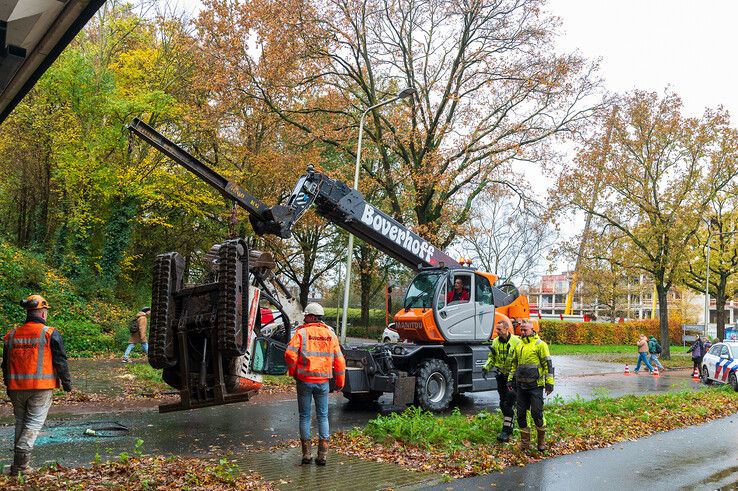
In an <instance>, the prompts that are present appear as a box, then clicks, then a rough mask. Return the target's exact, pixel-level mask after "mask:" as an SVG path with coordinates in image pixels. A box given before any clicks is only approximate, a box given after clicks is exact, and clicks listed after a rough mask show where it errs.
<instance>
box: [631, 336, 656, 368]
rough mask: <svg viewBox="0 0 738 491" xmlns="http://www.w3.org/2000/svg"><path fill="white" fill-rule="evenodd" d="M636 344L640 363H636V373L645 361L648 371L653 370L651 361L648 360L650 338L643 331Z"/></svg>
mask: <svg viewBox="0 0 738 491" xmlns="http://www.w3.org/2000/svg"><path fill="white" fill-rule="evenodd" d="M636 346H637V347H638V363H636V369H635V373H638V371H639V370H640V369H641V363H645V364H646V368H648V371H649V372H653V367H652V366H651V362H650V361H648V338H647V337H646V335H645V334H643V333H641V334H639V335H638V342H637V343H636Z"/></svg>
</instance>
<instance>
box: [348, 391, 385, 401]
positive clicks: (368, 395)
mask: <svg viewBox="0 0 738 491" xmlns="http://www.w3.org/2000/svg"><path fill="white" fill-rule="evenodd" d="M381 396H382V392H379V391H377V390H372V391H369V392H361V393H346V392H344V393H343V397H345V398H346V399H348V401H349V403H351V404H372V403H375V402H377V400H378V399H379V398H380V397H381Z"/></svg>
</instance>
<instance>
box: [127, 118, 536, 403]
mask: <svg viewBox="0 0 738 491" xmlns="http://www.w3.org/2000/svg"><path fill="white" fill-rule="evenodd" d="M129 129H130V131H131V132H132V133H133V134H135V135H137V136H138V137H140V138H142V139H143V140H145V141H146V142H148V143H149V144H151V145H152V146H153V147H154V148H156V149H157V150H159V151H160V152H162V153H163V154H165V155H166V156H168V157H169V158H171V159H172V160H173V161H174V162H176V163H178V164H180V165H182V166H184V167H185V168H186V169H188V170H189V171H191V172H193V173H194V174H195V175H196V176H198V177H199V178H200V179H202V180H203V181H205V182H207V183H208V184H210V185H211V186H212V187H214V188H215V189H217V190H218V191H219V192H220V193H221V194H223V196H225V197H226V198H227V199H230V200H232V201H233V202H234V203H236V204H238V205H239V206H241V207H242V208H244V209H246V210H247V211H248V212H249V220H250V222H251V225H252V227H253V229H254V231H255V232H256V233H257V234H258V235H262V234H273V235H276V236H278V237H281V238H284V239H287V238H289V237H290V236H291V229H292V226H293V225H294V224H295V223H296V222H297V220H299V218H300V217H301V216H302V215H303V214H304V213H305V211H306V210H307V209H308V208H310V207H314V209H315V211H316V213H317V214H318V215H320V216H322V217H323V218H325V219H326V220H328V221H330V222H331V223H334V224H335V225H337V226H339V227H341V228H343V229H344V230H346V231H348V232H349V233H351V234H353V235H355V236H356V237H359V238H360V239H362V240H364V241H365V242H367V243H369V244H371V245H373V246H374V247H377V248H378V249H379V250H381V251H383V252H385V253H386V254H388V255H389V256H391V257H393V258H395V259H397V260H398V261H400V262H401V263H402V264H404V265H405V266H407V267H409V268H411V269H413V270H415V271H418V274H417V276H416V277H415V279H414V280H413V282H412V283H411V285H410V286H409V288H408V290H407V293H406V297H405V301H404V305H403V308H402V309H401V310H400V312H398V313H397V314H396V315H395V317H394V321H395V328H396V330H397V331H398V333H399V335H400V338H401V340H404V341H407V342H403V343H396V344H389V343H384V344H365V345H358V346H343V347H342V349H343V352H344V356H345V357H346V364H347V373H346V385H345V386H344V389H343V394H344V396H345V397H346V398H347V399H349V400H350V401H355V402H372V401H376V400H377V399H378V398H379V397H380V396H381V395H382V394H383V393H387V392H389V393H393V395H394V397H393V399H394V404H395V405H398V406H401V405H405V404H409V403H415V404H417V405H419V406H421V407H422V408H424V409H427V410H431V411H440V410H443V409H446V408H447V407H448V405H449V403H450V401H451V398H452V397H453V395H455V394H460V393H464V392H478V391H485V390H493V389H495V388H496V382H495V380H494V379H493V378H485V377H484V376H483V373H482V366H483V364H484V362H485V361H486V358H487V354H488V348H487V346H486V345H484V344H483V343H484V342H487V341H489V340H490V338H491V337H492V336H493V334H494V333H493V328H494V325H495V324H496V322H497V321H498V320H502V321H504V322H506V323H508V324H511V321H510V319H512V318H529V308H528V299H527V298H526V297H525V296H522V295H520V293H519V292H518V290H517V288H516V287H515V286H514V285H511V284H503V285H500V286H496V285H495V283H496V282H497V277H496V276H495V275H493V274H491V273H485V272H481V271H477V270H475V269H474V268H471V267H469V265H468V264H467V265H464V264H460V263H459V262H457V261H456V260H455V259H453V258H452V257H451V256H449V255H448V254H446V253H445V252H444V251H442V250H439V249H437V248H436V247H435V246H433V245H432V244H430V243H429V242H427V241H426V240H424V239H423V238H422V237H420V236H419V235H417V234H415V233H414V232H412V231H411V230H410V229H408V228H407V227H405V226H404V225H402V224H401V223H400V222H398V221H397V220H395V219H393V218H392V217H390V216H389V215H387V214H385V213H384V212H382V211H381V210H379V209H377V208H375V207H374V206H372V205H371V204H369V203H367V202H366V201H365V200H364V198H363V196H362V195H361V193H359V192H358V191H356V190H353V189H351V188H349V187H348V186H347V185H346V184H344V183H342V182H340V181H337V180H335V179H332V178H330V177H328V176H327V175H325V174H322V173H320V172H317V171H315V170H314V169H313V168H312V167H308V170H307V173H306V174H305V175H303V176H302V177H301V178H300V179H299V180H298V182H297V184H296V186H295V188H294V190H293V192H292V194H291V195H290V197H289V198H288V200H287V202H286V203H285V204H278V205H275V206H273V207H268V206H267V205H265V204H264V203H262V202H261V201H260V200H258V199H257V198H255V197H254V196H252V195H251V194H250V193H248V192H247V191H246V190H244V189H242V188H241V187H240V186H238V185H237V184H235V183H233V182H229V181H228V180H227V179H225V178H224V177H222V176H220V175H219V174H217V173H216V172H215V171H213V170H212V169H210V168H209V167H207V166H206V165H204V164H203V163H202V162H200V161H199V160H197V159H196V158H195V157H193V156H192V155H190V154H189V153H187V152H186V151H185V150H184V149H182V148H180V147H179V146H177V145H176V144H174V143H173V142H171V141H170V140H168V139H167V138H165V137H164V136H163V135H161V134H159V133H158V132H157V131H156V130H154V129H153V128H151V127H150V126H148V125H147V124H146V123H144V122H143V121H140V120H138V119H135V120H134V121H133V122H132V123H131V124H130V125H129ZM248 260H249V253H248V251H247V247H246V243H245V242H244V241H242V240H238V241H229V242H226V243H224V244H223V245H221V246H220V248H219V249H218V251H217V260H214V261H213V278H212V281H210V282H209V283H205V284H202V285H197V286H190V287H187V288H185V287H184V286H183V285H182V283H181V281H182V280H181V278H180V267H179V266H177V264H178V259H177V255H176V253H169V254H163V255H160V256H158V257H157V263H156V264H157V266H156V268H157V269H156V271H155V284H154V291H153V295H154V301H153V302H152V336H151V337H152V339H151V344H152V349H151V351H150V353H151V354H150V356H149V359H150V363H151V364H152V366H154V367H160V368H164V378H165V380H166V381H167V383H169V384H170V385H172V386H173V387H176V388H178V389H179V390H180V394H181V402H180V403H179V404H178V405H175V406H176V407H163V409H162V408H160V410H177V409H188V408H193V407H202V406H206V405H214V404H223V403H227V402H234V401H237V400H244V399H248V397H250V396H251V395H252V394H253V393H254V392H255V391H256V390H258V388H259V386H260V383H261V382H260V380H261V379H260V375H261V374H264V373H270V374H277V373H284V362H283V358H281V356H282V355H283V352H284V348H285V344H284V343H285V342H286V341H287V337H288V336H289V333H290V328H289V326H290V325H291V324H292V323H293V322H295V321H296V320H301V319H295V318H294V314H293V317H292V318H290V314H289V313H288V312H286V309H285V308H284V305H283V304H284V300H285V298H286V296H285V295H283V294H282V295H281V296H280V292H279V289H276V290H275V289H270V281H272V282H273V274H271V276H270V275H269V271H273V268H272V269H271V270H270V269H269V268H267V267H265V266H262V267H261V268H259V267H256V268H252V267H250V266H249V261H248ZM167 271H168V272H167ZM456 282H460V284H461V286H462V288H461V290H462V291H464V292H465V293H464V294H463V295H455V293H454V288H455V284H456ZM284 291H285V292H286V290H284ZM283 293H284V292H283ZM262 300H267V301H268V302H270V303H271V304H272V305H273V306H274V307H275V308H276V309H277V311H279V312H280V316H281V321H282V323H283V326H284V329H282V330H280V331H275V332H281V333H283V334H284V336H283V337H281V338H280V336H279V335H274V334H272V335H269V336H265V335H263V333H264V327H265V326H262V319H261V318H260V312H261V309H260V308H259V302H260V301H262ZM534 323H535V321H534ZM162 333H166V334H162ZM175 353H176V354H177V355H176V356H175V355H174V354H175Z"/></svg>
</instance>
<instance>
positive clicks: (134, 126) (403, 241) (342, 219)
mask: <svg viewBox="0 0 738 491" xmlns="http://www.w3.org/2000/svg"><path fill="white" fill-rule="evenodd" d="M128 128H129V130H130V131H131V132H132V133H133V134H135V135H136V136H138V137H140V138H141V139H143V140H144V141H146V142H147V143H149V144H150V145H151V146H153V147H154V148H156V149H157V150H159V151H160V152H162V153H163V154H164V155H166V156H167V157H169V158H171V159H172V160H173V161H174V162H176V163H178V164H180V165H182V166H183V167H184V168H186V169H187V170H189V171H190V172H192V173H193V174H195V175H196V176H197V177H199V178H200V179H201V180H203V181H205V182H206V183H208V184H209V185H210V186H212V187H213V188H215V189H217V190H218V191H219V192H220V193H221V194H222V195H223V196H225V197H226V198H228V199H231V200H233V201H234V202H236V203H237V204H238V205H239V206H241V207H242V208H244V209H245V210H246V211H248V212H249V218H250V221H251V224H252V226H253V227H254V231H255V232H256V233H257V234H259V235H262V234H265V233H270V234H273V235H277V236H278V237H282V238H289V237H290V236H291V230H292V227H293V226H294V224H295V223H296V222H297V221H298V220H299V219H300V217H301V216H302V215H303V214H304V213H305V212H306V211H307V209H308V208H310V207H311V206H313V205H314V206H315V210H316V212H317V213H318V215H320V216H322V217H323V218H325V219H326V220H328V221H329V222H331V223H333V224H335V225H336V226H338V227H341V228H342V229H344V230H346V231H347V232H349V233H351V234H353V235H354V236H356V237H358V238H360V239H362V240H364V241H365V242H367V243H369V244H371V245H372V246H374V247H376V248H377V249H379V250H380V251H382V252H384V253H385V254H387V255H388V256H390V257H393V258H394V259H397V260H398V261H400V262H401V263H402V264H404V265H405V266H407V267H409V268H411V269H413V270H418V269H421V268H423V267H447V268H460V267H461V265H460V264H459V263H458V262H457V261H456V260H455V259H454V258H452V257H451V256H449V255H448V254H446V252H444V251H443V250H441V249H438V248H436V247H435V246H434V245H432V244H431V243H429V242H428V241H427V240H425V239H423V238H422V237H421V236H419V235H418V234H416V233H415V232H413V231H412V230H410V229H409V228H408V227H406V226H405V225H403V224H402V223H400V222H399V221H397V220H395V219H394V218H392V217H391V216H389V215H387V214H386V213H384V212H383V211H382V210H380V209H379V208H377V207H375V206H373V205H371V204H369V203H367V202H366V200H365V199H364V196H363V195H362V194H361V193H360V192H358V191H356V190H354V189H351V188H350V187H348V186H347V185H346V184H345V183H343V182H341V181H338V180H336V179H333V178H331V177H329V176H327V175H325V174H323V173H320V172H317V171H316V170H314V169H313V168H312V166H310V167H308V170H307V173H306V174H305V175H303V176H302V177H300V179H299V180H298V181H297V184H296V185H295V188H294V189H293V191H292V194H291V195H290V197H289V199H288V200H287V204H286V205H282V204H278V205H276V206H273V207H271V208H270V207H269V206H267V205H266V204H265V203H263V202H262V201H261V200H259V199H257V198H256V197H254V196H253V195H251V194H250V193H249V192H247V191H246V190H245V189H243V188H241V187H240V186H238V185H237V184H235V183H233V182H231V181H229V180H228V179H226V178H225V177H223V176H221V175H220V174H218V173H217V172H216V171H214V170H213V169H211V168H210V167H208V166H207V165H205V164H204V163H202V162H200V161H199V160H198V159H196V158H195V157H193V156H192V155H190V154H189V153H188V152H187V151H186V150H184V149H182V148H181V147H179V146H178V145H176V144H175V143H173V142H172V141H171V140H169V139H167V138H166V137H164V136H163V135H162V134H160V133H159V132H158V131H156V130H155V129H154V128H152V127H151V126H149V125H147V124H146V123H144V122H143V121H141V120H140V119H138V118H136V119H134V120H133V121H132V122H131V124H130V125H128Z"/></svg>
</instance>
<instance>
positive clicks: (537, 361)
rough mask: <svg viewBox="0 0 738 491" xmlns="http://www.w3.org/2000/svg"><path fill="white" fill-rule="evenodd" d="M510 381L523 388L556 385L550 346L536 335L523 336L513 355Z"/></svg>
mask: <svg viewBox="0 0 738 491" xmlns="http://www.w3.org/2000/svg"><path fill="white" fill-rule="evenodd" d="M511 358H512V360H511V362H512V364H511V365H510V375H509V376H508V379H507V380H508V381H512V380H513V377H514V378H515V382H516V383H517V384H518V385H519V386H520V387H523V388H533V387H544V386H546V385H553V384H554V369H553V363H552V361H551V353H550V352H549V351H548V345H547V344H546V343H545V342H544V341H543V340H542V339H541V338H539V337H538V334H534V335H533V336H530V337H525V336H522V337H521V338H520V343H518V345H517V346H515V349H514V350H513V353H512V357H511Z"/></svg>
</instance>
